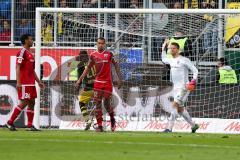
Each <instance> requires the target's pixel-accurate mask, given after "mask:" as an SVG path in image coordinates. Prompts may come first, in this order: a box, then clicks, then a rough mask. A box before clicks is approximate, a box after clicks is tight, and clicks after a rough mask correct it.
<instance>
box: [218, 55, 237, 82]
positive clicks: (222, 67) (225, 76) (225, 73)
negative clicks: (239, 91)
mask: <svg viewBox="0 0 240 160" xmlns="http://www.w3.org/2000/svg"><path fill="white" fill-rule="evenodd" d="M217 66H218V72H217V81H218V82H219V83H220V84H237V83H238V79H237V75H236V72H235V70H234V69H232V67H231V66H229V65H228V62H227V60H226V59H225V58H220V59H218V64H217Z"/></svg>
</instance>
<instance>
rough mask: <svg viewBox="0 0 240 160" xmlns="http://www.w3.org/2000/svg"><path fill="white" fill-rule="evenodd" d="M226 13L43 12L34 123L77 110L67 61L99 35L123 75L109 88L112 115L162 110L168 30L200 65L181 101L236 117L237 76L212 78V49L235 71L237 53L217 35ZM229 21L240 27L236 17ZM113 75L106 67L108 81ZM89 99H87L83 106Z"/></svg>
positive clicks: (166, 97)
mask: <svg viewBox="0 0 240 160" xmlns="http://www.w3.org/2000/svg"><path fill="white" fill-rule="evenodd" d="M234 16H239V15H234ZM228 18H229V15H221V16H220V15H218V14H211V15H209V14H185V13H182V14H140V13H139V14H107V13H104V14H87V13H84V14H83V13H59V12H58V13H42V14H41V23H42V28H41V30H42V37H41V39H42V44H41V46H42V48H41V56H42V59H41V61H42V63H43V79H44V80H45V83H46V84H47V88H46V89H45V90H44V91H42V92H41V123H40V125H42V126H58V125H59V120H62V119H64V118H66V117H68V116H79V114H80V109H79V105H78V92H76V91H75V89H74V83H75V82H76V79H77V77H76V74H74V73H75V71H76V65H74V62H75V61H76V59H77V58H76V57H78V55H79V52H80V51H82V50H86V51H87V52H88V53H91V51H93V50H94V49H95V44H96V40H97V38H98V37H100V36H101V37H105V38H106V40H107V45H108V47H109V49H110V50H111V51H112V52H113V53H114V54H115V57H116V59H117V60H118V61H119V63H120V67H121V72H122V74H123V76H124V85H123V88H122V89H121V90H117V89H115V91H114V96H113V104H114V106H115V111H116V114H117V115H122V114H126V115H128V116H137V115H144V114H145V115H151V116H154V117H157V116H162V115H165V114H166V113H167V112H168V111H169V109H168V106H169V105H170V103H171V96H170V94H171V92H172V91H171V90H172V86H171V82H170V76H169V69H168V67H167V66H165V65H164V64H163V63H162V62H161V58H160V57H161V52H162V51H161V46H162V43H163V41H164V39H165V38H166V37H168V38H169V39H172V38H173V39H175V40H179V39H185V40H184V44H183V48H182V51H183V54H184V55H185V56H186V57H188V58H190V59H191V60H192V61H193V63H195V64H196V66H197V68H198V69H199V79H198V86H197V89H196V91H194V92H192V93H191V94H190V96H189V98H188V101H187V103H186V107H187V108H188V110H189V112H190V114H191V116H193V117H200V118H201V117H205V118H239V117H240V108H239V105H240V101H239V97H240V92H239V91H240V86H239V83H237V84H224V85H223V84H219V82H218V78H217V77H218V76H217V75H218V69H217V67H216V62H217V58H219V57H220V56H219V55H225V58H226V59H227V61H228V63H229V65H230V66H231V67H232V68H233V69H234V70H235V71H236V74H237V77H238V78H239V66H240V57H239V54H240V53H239V51H238V50H227V49H225V48H224V44H225V43H224V42H225V39H224V38H225V37H221V35H225V34H226V33H228V32H229V30H230V29H231V28H224V26H223V25H222V24H226V22H227V21H228ZM219 26H220V27H219ZM235 27H238V28H239V27H240V26H239V23H238V25H237V26H235ZM238 32H239V30H238ZM231 38H232V37H231ZM226 44H227V45H228V42H227V43H226ZM74 76H75V77H74ZM190 77H191V75H190ZM116 79H117V78H116V74H115V73H114V71H113V80H114V82H115V80H116ZM238 82H239V81H238ZM92 107H93V104H92V102H90V103H89V107H88V108H89V109H91V108H92Z"/></svg>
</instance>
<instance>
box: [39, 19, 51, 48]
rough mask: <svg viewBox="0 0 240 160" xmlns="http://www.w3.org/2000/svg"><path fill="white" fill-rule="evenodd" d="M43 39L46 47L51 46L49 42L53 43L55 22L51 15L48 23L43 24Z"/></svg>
mask: <svg viewBox="0 0 240 160" xmlns="http://www.w3.org/2000/svg"><path fill="white" fill-rule="evenodd" d="M42 25H43V26H42V39H43V44H44V45H50V44H49V42H52V41H53V21H52V16H51V15H50V16H49V17H48V18H47V20H46V22H45V23H44V24H42Z"/></svg>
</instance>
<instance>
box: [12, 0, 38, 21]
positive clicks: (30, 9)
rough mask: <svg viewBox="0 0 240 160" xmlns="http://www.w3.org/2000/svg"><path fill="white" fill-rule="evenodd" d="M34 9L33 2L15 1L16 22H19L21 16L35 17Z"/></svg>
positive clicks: (26, 0)
mask: <svg viewBox="0 0 240 160" xmlns="http://www.w3.org/2000/svg"><path fill="white" fill-rule="evenodd" d="M34 10H35V6H34V3H31V2H30V1H29V0H20V1H19V3H16V16H15V18H16V20H17V23H21V19H22V18H25V19H28V20H33V19H34V18H35V14H34Z"/></svg>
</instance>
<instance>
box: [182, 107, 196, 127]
mask: <svg viewBox="0 0 240 160" xmlns="http://www.w3.org/2000/svg"><path fill="white" fill-rule="evenodd" d="M179 114H180V115H181V116H183V118H184V119H185V121H187V122H188V123H189V124H190V125H191V127H193V126H194V125H195V123H194V122H193V121H192V118H191V116H190V115H189V113H188V111H187V110H186V109H185V108H184V110H183V112H181V113H179Z"/></svg>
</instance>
